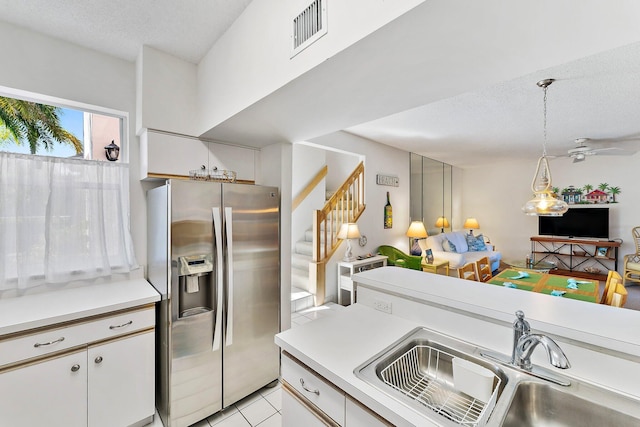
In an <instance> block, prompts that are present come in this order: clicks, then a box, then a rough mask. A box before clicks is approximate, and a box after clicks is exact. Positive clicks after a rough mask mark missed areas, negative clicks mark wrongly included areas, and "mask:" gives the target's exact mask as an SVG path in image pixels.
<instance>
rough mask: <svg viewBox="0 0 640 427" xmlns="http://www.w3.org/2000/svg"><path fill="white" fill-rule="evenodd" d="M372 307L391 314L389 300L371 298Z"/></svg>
mask: <svg viewBox="0 0 640 427" xmlns="http://www.w3.org/2000/svg"><path fill="white" fill-rule="evenodd" d="M373 308H375V309H376V310H379V311H382V312H383V313H388V314H391V302H390V301H382V300H379V299H375V300H373Z"/></svg>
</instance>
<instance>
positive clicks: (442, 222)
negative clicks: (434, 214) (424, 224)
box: [436, 216, 449, 233]
mask: <svg viewBox="0 0 640 427" xmlns="http://www.w3.org/2000/svg"><path fill="white" fill-rule="evenodd" d="M436 227H440V232H442V233H444V229H445V228H449V221H447V218H446V217H444V216H441V217H439V218H438V219H437V220H436Z"/></svg>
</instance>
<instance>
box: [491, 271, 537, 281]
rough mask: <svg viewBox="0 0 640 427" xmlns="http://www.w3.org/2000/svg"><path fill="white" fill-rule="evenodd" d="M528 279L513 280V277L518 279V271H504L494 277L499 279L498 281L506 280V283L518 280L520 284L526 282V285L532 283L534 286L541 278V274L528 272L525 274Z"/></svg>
mask: <svg viewBox="0 0 640 427" xmlns="http://www.w3.org/2000/svg"><path fill="white" fill-rule="evenodd" d="M526 273H527V274H528V275H529V277H523V278H521V279H514V277H518V275H519V274H520V272H519V271H518V270H511V269H509V270H505V271H503V272H502V273H500V274H498V275H497V276H496V277H499V278H500V279H503V280H506V281H512V280H518V281H520V282H528V283H533V284H536V283H538V282H539V281H540V279H541V278H542V274H543V273H533V272H530V271H527V272H526Z"/></svg>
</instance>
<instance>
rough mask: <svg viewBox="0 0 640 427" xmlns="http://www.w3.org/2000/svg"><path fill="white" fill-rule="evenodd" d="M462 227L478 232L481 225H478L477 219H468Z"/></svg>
mask: <svg viewBox="0 0 640 427" xmlns="http://www.w3.org/2000/svg"><path fill="white" fill-rule="evenodd" d="M462 227H463V228H471V229H474V230H477V229H478V228H480V224H478V220H477V219H475V218H467V219H465V220H464V225H463V226H462Z"/></svg>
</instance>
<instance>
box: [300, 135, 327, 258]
mask: <svg viewBox="0 0 640 427" xmlns="http://www.w3.org/2000/svg"><path fill="white" fill-rule="evenodd" d="M292 148H293V152H292V164H291V181H292V192H291V196H292V198H294V199H295V198H296V197H297V196H298V194H300V192H302V191H303V190H304V188H305V187H306V186H307V184H309V182H310V181H311V180H312V179H313V178H314V177H315V175H316V174H317V173H318V172H320V170H321V169H322V168H323V167H324V166H325V164H326V163H327V161H326V156H327V151H326V150H322V149H319V148H315V147H312V146H309V145H305V144H293V147H292ZM325 183H326V179H325V180H323V181H322V182H321V183H320V184H319V185H317V186H316V188H314V189H313V191H312V192H311V194H309V196H307V197H306V198H305V200H304V201H303V202H302V203H300V205H299V206H298V207H297V208H296V210H295V211H294V212H292V213H291V245H292V246H293V245H295V244H296V242H298V241H300V240H302V239H303V238H304V233H305V231H307V230H308V229H309V228H310V227H311V226H312V225H313V216H312V215H313V211H314V210H316V209H320V208H321V207H322V206H323V205H324V202H325V200H326V198H325V190H326V185H325Z"/></svg>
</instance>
